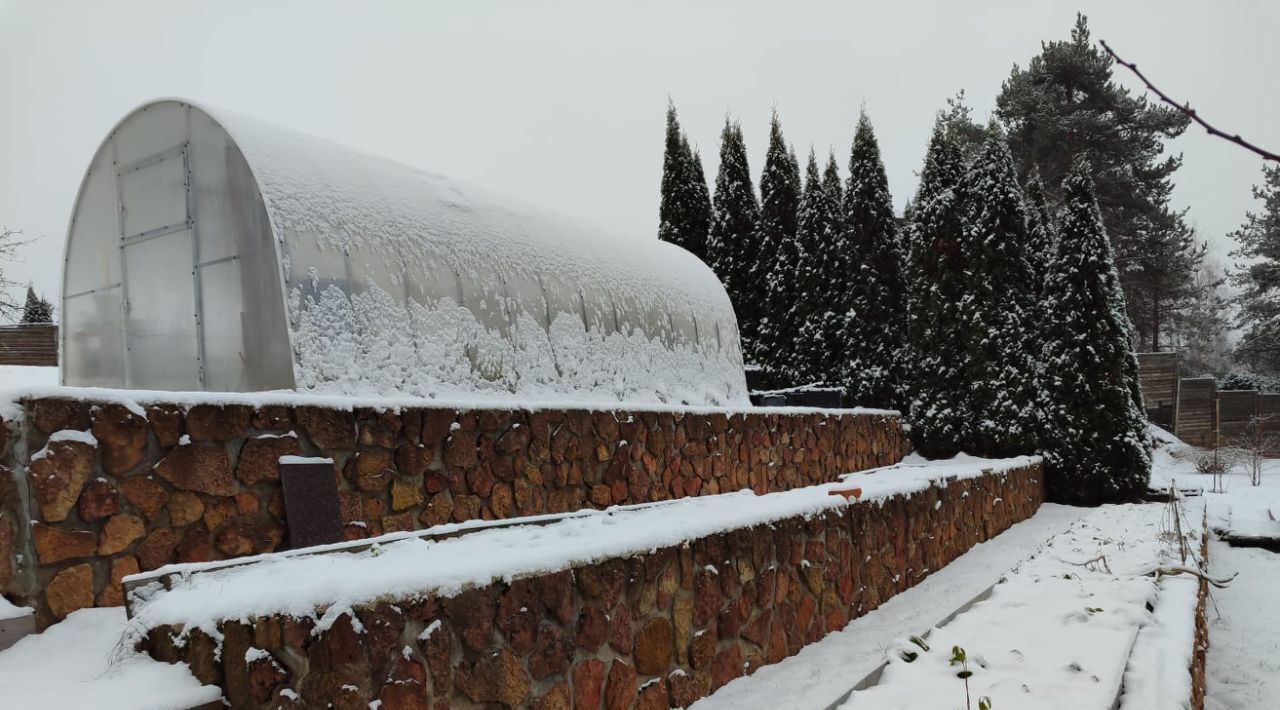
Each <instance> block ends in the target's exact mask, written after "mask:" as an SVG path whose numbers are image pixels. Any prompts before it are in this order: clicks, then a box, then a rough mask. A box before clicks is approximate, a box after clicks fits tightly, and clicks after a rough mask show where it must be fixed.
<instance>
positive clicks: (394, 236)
mask: <svg viewBox="0 0 1280 710" xmlns="http://www.w3.org/2000/svg"><path fill="white" fill-rule="evenodd" d="M202 108H204V109H205V110H206V111H208V112H209V113H210V115H211V116H213V117H214V118H215V119H216V120H217V121H218V122H219V123H221V124H222V126H223V127H224V128H225V129H226V130H227V132H228V133H230V134H231V136H232V137H233V138H234V139H235V141H236V143H237V144H238V145H239V147H240V149H241V150H242V151H243V152H244V155H245V157H246V159H247V160H248V161H249V164H250V166H251V167H252V169H253V172H254V176H255V177H256V178H257V180H258V185H259V188H260V189H261V190H262V195H263V199H264V200H265V201H266V204H267V210H268V212H269V213H270V215H271V220H272V223H273V226H274V227H275V229H276V230H277V231H278V230H281V229H288V230H295V231H297V232H301V233H311V234H316V235H319V237H320V239H321V241H322V242H323V245H324V246H326V247H330V248H337V249H363V250H374V251H383V252H384V253H385V254H386V255H389V256H390V255H395V254H397V253H399V254H405V253H408V254H413V253H429V254H455V255H458V256H459V257H461V258H463V259H467V260H471V259H474V260H475V261H476V262H483V263H487V264H492V265H493V266H494V267H495V268H497V269H500V270H510V271H515V270H520V269H529V270H534V271H537V272H540V273H548V272H551V273H557V274H560V275H562V276H564V277H566V278H568V279H570V280H575V281H576V280H581V279H589V280H590V281H592V282H594V283H599V284H607V285H609V287H610V288H612V289H617V290H619V291H624V292H626V294H627V295H629V296H631V297H634V298H637V299H639V300H640V301H641V302H657V303H669V304H670V305H672V306H674V307H678V308H691V309H697V310H699V311H701V312H718V311H719V312H722V311H725V310H726V309H727V310H729V311H730V312H732V306H731V305H730V303H729V299H728V296H727V295H726V293H725V291H724V288H723V287H722V286H721V285H720V282H719V279H718V278H717V277H716V275H715V274H714V273H713V272H712V271H711V269H710V268H708V267H707V266H706V264H703V263H702V261H700V260H699V259H698V258H697V257H695V256H693V255H692V254H690V253H688V252H687V251H685V250H684V249H681V248H680V247H677V246H675V245H672V244H668V243H666V242H662V241H659V240H658V239H656V238H653V239H641V238H627V237H618V236H616V235H611V234H609V233H608V232H606V231H600V232H597V231H595V230H594V228H593V227H591V226H588V225H584V224H582V223H581V222H579V221H577V220H576V219H573V218H570V217H567V216H565V215H562V214H559V213H556V212H553V211H550V210H546V209H542V208H537V207H533V206H528V205H524V204H521V203H519V202H516V201H514V200H511V199H509V198H506V197H503V196H498V195H495V194H493V193H491V192H490V191H488V190H485V189H484V188H481V187H477V186H475V185H471V184H468V183H465V182H461V181H458V180H454V179H452V178H447V177H444V176H442V175H438V174H435V173H431V172H428V171H425V170H421V169H418V168H414V167H410V166H407V165H404V164H402V163H397V162H394V161H391V160H387V159H383V158H379V157H375V156H371V155H368V154H365V153H361V152H359V151H356V150H354V149H351V148H348V147H347V146H344V145H341V144H339V143H336V142H334V141H331V140H327V139H324V138H318V137H315V136H310V135H307V134H304V133H299V132H296V131H293V130H289V129H285V128H280V127H278V126H275V125H272V124H270V123H267V122H264V121H261V120H259V119H255V118H250V117H247V116H244V115H241V114H238V113H235V112H229V111H222V110H217V109H208V108H205V107H202Z"/></svg>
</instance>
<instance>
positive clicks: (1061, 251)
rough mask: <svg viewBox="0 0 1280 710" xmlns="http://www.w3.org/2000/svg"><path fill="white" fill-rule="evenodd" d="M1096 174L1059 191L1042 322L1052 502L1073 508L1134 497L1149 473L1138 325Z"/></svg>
mask: <svg viewBox="0 0 1280 710" xmlns="http://www.w3.org/2000/svg"><path fill="white" fill-rule="evenodd" d="M1089 175H1090V169H1089V167H1088V165H1087V164H1085V163H1083V162H1081V163H1080V164H1078V165H1077V167H1076V168H1075V169H1074V170H1073V171H1072V172H1071V173H1070V174H1069V175H1068V176H1067V179H1066V180H1065V181H1064V182H1063V185H1062V195H1063V208H1062V214H1061V219H1060V222H1059V231H1058V250H1057V253H1056V255H1055V257H1054V260H1053V266H1052V270H1051V273H1050V275H1049V292H1050V293H1051V294H1053V297H1052V299H1051V301H1050V302H1049V308H1050V309H1051V312H1050V315H1049V318H1048V319H1047V320H1046V321H1045V323H1044V327H1045V330H1046V340H1047V342H1046V346H1045V360H1046V361H1045V375H1046V377H1045V387H1046V392H1047V393H1048V395H1049V400H1050V403H1051V410H1050V412H1049V419H1048V420H1049V422H1051V423H1052V425H1053V426H1052V433H1051V435H1050V437H1049V440H1048V441H1046V442H1044V453H1045V459H1046V464H1047V474H1048V475H1047V482H1048V488H1049V496H1050V498H1051V499H1053V500H1055V501H1057V502H1061V503H1071V504H1076V505H1081V504H1083V505H1092V504H1098V503H1103V502H1107V501H1114V500H1123V499H1127V498H1131V497H1133V496H1135V495H1137V494H1139V493H1141V492H1142V491H1143V490H1144V489H1145V487H1146V485H1147V481H1148V479H1149V477H1150V473H1151V456H1150V451H1149V448H1148V437H1147V433H1146V426H1147V422H1146V416H1145V414H1144V412H1143V410H1142V408H1141V404H1140V401H1135V394H1136V395H1137V397H1138V398H1139V400H1140V396H1141V395H1140V393H1139V391H1138V384H1137V360H1136V358H1135V357H1134V355H1133V351H1132V349H1131V346H1130V338H1131V330H1132V326H1130V324H1129V319H1128V316H1126V314H1125V303H1124V293H1123V291H1122V290H1121V288H1120V279H1119V275H1118V274H1117V273H1116V268H1115V261H1114V255H1113V253H1112V249H1111V241H1110V240H1109V239H1108V238H1107V233H1106V229H1105V228H1104V227H1103V224H1102V215H1101V213H1100V211H1099V209H1098V203H1097V198H1096V197H1095V195H1094V191H1093V181H1092V179H1090V177H1089Z"/></svg>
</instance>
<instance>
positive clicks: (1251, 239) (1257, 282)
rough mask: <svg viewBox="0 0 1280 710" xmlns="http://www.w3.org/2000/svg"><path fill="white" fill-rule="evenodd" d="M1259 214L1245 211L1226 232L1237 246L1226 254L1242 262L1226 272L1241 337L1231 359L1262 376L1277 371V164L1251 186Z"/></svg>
mask: <svg viewBox="0 0 1280 710" xmlns="http://www.w3.org/2000/svg"><path fill="white" fill-rule="evenodd" d="M1253 196H1254V198H1255V199H1258V200H1261V201H1262V211H1261V212H1250V213H1248V214H1247V215H1246V216H1245V221H1244V224H1243V225H1241V227H1240V229H1239V230H1237V231H1235V232H1233V233H1232V234H1231V236H1232V237H1234V238H1235V240H1236V241H1237V242H1239V244H1240V248H1239V249H1238V250H1236V251H1235V252H1233V253H1232V256H1234V257H1236V258H1237V259H1241V260H1242V261H1243V262H1244V263H1242V264H1241V265H1240V266H1239V267H1238V269H1237V271H1236V272H1235V273H1234V274H1233V275H1232V281H1233V282H1234V283H1235V285H1236V286H1237V287H1238V288H1239V289H1240V296H1239V298H1238V301H1239V304H1240V315H1239V318H1238V321H1237V325H1238V326H1239V327H1240V328H1242V329H1244V338H1243V339H1242V340H1241V341H1240V344H1239V345H1238V346H1237V347H1236V357H1238V358H1240V360H1242V361H1243V362H1245V363H1248V364H1249V365H1250V366H1252V367H1253V368H1254V369H1256V370H1258V371H1259V372H1263V373H1266V374H1276V373H1280V166H1274V167H1266V168H1263V171H1262V185H1260V186H1256V187H1254V188H1253Z"/></svg>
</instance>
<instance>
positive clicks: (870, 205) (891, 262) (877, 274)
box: [838, 112, 906, 407]
mask: <svg viewBox="0 0 1280 710" xmlns="http://www.w3.org/2000/svg"><path fill="white" fill-rule="evenodd" d="M843 227H844V232H845V235H846V236H845V243H846V244H847V249H848V250H849V257H848V258H849V260H850V263H849V267H850V268H851V269H852V270H853V273H851V274H850V277H851V280H849V288H851V289H852V296H853V299H852V303H851V304H850V305H851V308H850V311H851V317H850V318H848V319H847V321H846V323H845V332H844V335H843V337H842V338H841V339H840V342H839V343H838V346H839V347H840V348H841V349H842V350H843V352H844V357H845V358H846V361H845V366H844V368H843V372H842V373H841V374H842V376H841V381H842V384H844V386H845V388H846V392H847V394H848V397H849V399H850V401H851V402H852V403H853V404H857V405H862V406H868V407H898V406H900V405H901V404H902V401H901V395H902V389H901V382H902V371H901V365H900V356H901V350H902V344H903V340H904V332H903V331H904V327H905V324H906V313H905V311H906V301H905V289H904V287H903V282H902V264H901V263H900V262H901V254H902V252H901V249H900V246H899V244H898V228H897V223H896V222H895V220H894V215H893V197H892V196H891V195H890V194H889V179H888V177H886V175H885V171H884V163H883V162H882V161H881V159H880V145H879V143H878V142H877V141H876V136H875V131H874V130H873V129H872V127H871V120H870V119H869V118H868V117H867V114H866V113H865V112H864V113H862V115H861V116H859V117H858V128H857V131H856V132H855V133H854V137H853V148H852V150H851V151H850V154H849V183H848V188H847V189H846V190H845V194H844V225H843Z"/></svg>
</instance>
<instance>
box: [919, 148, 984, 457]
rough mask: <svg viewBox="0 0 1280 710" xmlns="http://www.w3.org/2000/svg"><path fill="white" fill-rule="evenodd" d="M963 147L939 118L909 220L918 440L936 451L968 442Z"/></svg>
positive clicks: (947, 452) (941, 453)
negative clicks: (963, 317) (963, 312)
mask: <svg viewBox="0 0 1280 710" xmlns="http://www.w3.org/2000/svg"><path fill="white" fill-rule="evenodd" d="M960 172H961V159H960V152H959V149H958V148H957V147H956V145H955V143H954V142H953V141H952V139H951V137H950V136H948V135H947V132H946V131H945V130H943V128H942V126H941V124H940V123H939V124H938V125H935V127H934V132H933V138H932V139H931V140H930V142H929V152H928V156H927V157H926V159H925V168H924V170H923V171H922V173H921V182H920V187H919V189H918V190H917V192H916V201H915V205H914V208H913V209H912V220H911V223H910V224H909V225H908V230H909V235H910V239H909V242H908V249H909V251H908V253H909V258H908V268H907V273H908V274H909V275H910V276H909V280H908V283H909V285H910V288H911V291H910V298H909V299H908V309H909V312H908V314H909V319H908V323H907V348H906V357H905V359H904V362H905V365H906V367H907V368H908V376H907V380H908V386H909V393H910V396H911V400H910V404H909V407H908V412H907V418H908V420H909V422H910V424H911V440H912V443H913V444H914V445H915V447H916V449H918V450H919V451H920V453H922V454H924V455H925V456H928V457H930V458H945V457H947V456H952V455H955V454H957V453H959V452H960V451H962V450H963V448H964V442H965V440H966V427H967V423H968V421H969V418H970V412H969V411H968V392H967V388H968V386H967V383H966V382H965V377H966V374H967V373H966V372H965V368H964V363H965V350H964V346H965V343H964V337H963V328H962V327H961V323H960V317H961V312H960V302H961V300H962V299H963V298H964V296H965V283H964V271H965V269H966V268H967V263H966V260H965V254H964V250H963V246H964V237H965V235H964V220H965V218H966V217H967V216H968V208H967V205H966V202H967V196H966V195H965V194H964V191H963V186H962V185H961V180H960V177H961V175H960Z"/></svg>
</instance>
